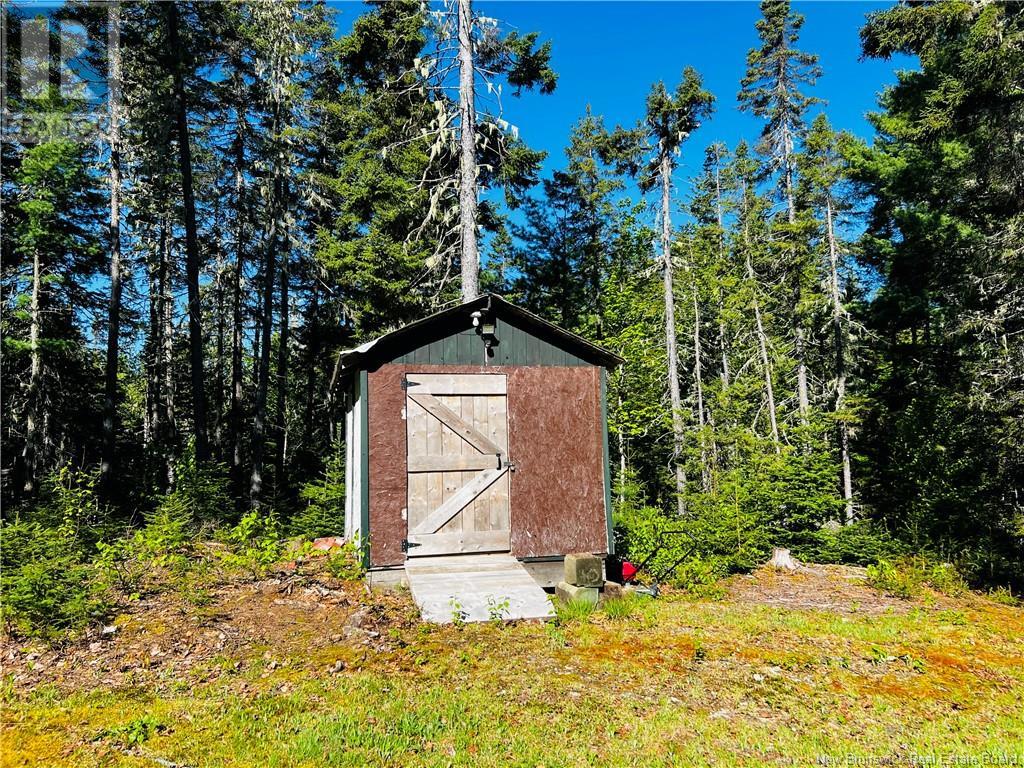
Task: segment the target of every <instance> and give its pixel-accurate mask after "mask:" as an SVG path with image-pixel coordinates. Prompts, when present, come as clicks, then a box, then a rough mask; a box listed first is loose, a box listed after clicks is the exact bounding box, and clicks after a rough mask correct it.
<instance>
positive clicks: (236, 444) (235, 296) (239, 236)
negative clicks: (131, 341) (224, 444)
mask: <svg viewBox="0 0 1024 768" xmlns="http://www.w3.org/2000/svg"><path fill="white" fill-rule="evenodd" d="M238 120H239V126H238V127H237V128H236V131H237V132H236V134H235V270H234V273H233V274H232V281H233V282H232V286H231V402H230V406H229V407H230V415H229V417H228V432H229V440H230V442H231V478H232V481H233V482H234V487H235V489H236V490H238V491H240V490H241V488H242V400H243V399H244V397H245V392H244V390H243V375H244V372H243V371H242V340H243V339H242V337H243V329H242V278H243V276H244V274H243V273H244V271H245V246H244V242H245V240H244V232H243V229H244V226H243V222H244V216H243V208H244V205H245V202H244V200H243V193H244V189H245V175H244V169H243V165H244V163H245V145H244V143H243V141H242V135H241V120H242V118H241V117H239V118H238Z"/></svg>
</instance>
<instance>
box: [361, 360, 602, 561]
mask: <svg viewBox="0 0 1024 768" xmlns="http://www.w3.org/2000/svg"><path fill="white" fill-rule="evenodd" d="M442 370H443V371H445V372H448V373H506V374H507V375H508V377H509V380H508V397H509V403H508V405H509V454H510V456H511V458H512V460H513V461H514V462H515V464H516V467H517V468H516V471H515V472H513V473H512V483H511V496H512V554H513V555H515V556H516V557H542V556H547V555H562V554H565V553H567V552H579V551H586V552H604V551H605V550H606V548H607V528H606V518H605V511H604V498H605V497H604V466H603V461H604V458H603V447H602V439H601V438H602V433H601V430H602V428H603V427H602V423H601V380H600V376H601V369H600V368H598V367H590V366H587V367H555V366H551V367H504V366H487V367H483V366H468V365H462V366H443V367H442V366H433V365H422V364H421V365H409V364H390V365H383V366H381V367H380V368H379V369H377V370H376V371H371V372H370V373H369V377H368V380H369V400H368V406H369V411H368V421H369V454H370V456H369V482H370V562H371V564H372V565H374V566H384V565H400V564H401V563H403V562H404V561H405V555H404V553H403V552H402V546H401V545H402V539H403V538H405V535H406V522H405V520H403V519H402V509H403V508H404V507H405V506H406V461H405V440H406V429H405V422H404V421H403V420H402V408H403V406H404V404H405V390H403V389H402V379H403V377H404V376H405V374H406V372H421V373H437V372H440V371H442Z"/></svg>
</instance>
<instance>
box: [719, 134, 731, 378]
mask: <svg viewBox="0 0 1024 768" xmlns="http://www.w3.org/2000/svg"><path fill="white" fill-rule="evenodd" d="M720 162H721V158H720V157H718V150H717V149H716V150H715V213H716V215H717V218H718V260H719V263H724V262H725V217H724V216H723V214H722V174H721V172H720V170H719V167H718V164H719V163H720ZM716 294H717V299H718V348H719V351H720V353H721V355H722V371H721V377H722V387H723V388H725V389H728V387H729V378H730V377H729V347H728V344H727V343H726V340H725V322H724V321H723V320H722V315H723V314H724V307H723V306H722V291H721V288H718V289H717V291H716Z"/></svg>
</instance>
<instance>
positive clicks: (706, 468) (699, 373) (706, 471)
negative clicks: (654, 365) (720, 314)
mask: <svg viewBox="0 0 1024 768" xmlns="http://www.w3.org/2000/svg"><path fill="white" fill-rule="evenodd" d="M692 288H693V380H694V384H695V386H696V392H697V428H698V429H699V430H700V460H701V472H700V476H701V483H702V486H701V487H702V488H703V489H704V492H705V493H707V492H708V491H709V490H710V488H711V462H710V461H709V460H708V449H707V439H706V436H705V434H704V427H705V425H706V424H707V420H706V418H705V411H704V382H703V380H702V379H703V376H704V371H703V367H702V366H701V361H700V356H701V349H700V302H698V301H697V285H696V282H694V284H693V285H692Z"/></svg>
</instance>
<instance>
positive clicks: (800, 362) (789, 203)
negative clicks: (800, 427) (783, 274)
mask: <svg viewBox="0 0 1024 768" xmlns="http://www.w3.org/2000/svg"><path fill="white" fill-rule="evenodd" d="M783 163H784V165H785V168H786V212H787V217H788V220H789V225H790V227H793V226H795V225H796V203H795V202H794V199H793V166H792V163H791V162H790V153H789V149H788V140H787V150H786V154H785V157H784V158H783ZM790 237H793V233H792V232H790ZM792 254H793V261H794V264H792V265H790V268H791V269H792V270H793V272H794V274H793V354H794V356H795V357H796V396H797V408H798V409H799V412H800V422H801V423H802V424H804V425H805V426H806V424H807V414H808V412H809V410H810V398H809V396H808V390H807V349H806V347H807V344H806V340H805V334H804V323H803V317H802V316H801V310H800V302H801V301H802V299H803V296H802V287H801V285H800V281H801V275H800V270H799V269H798V268H797V265H796V264H795V262H796V244H795V243H794V244H793V247H792Z"/></svg>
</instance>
